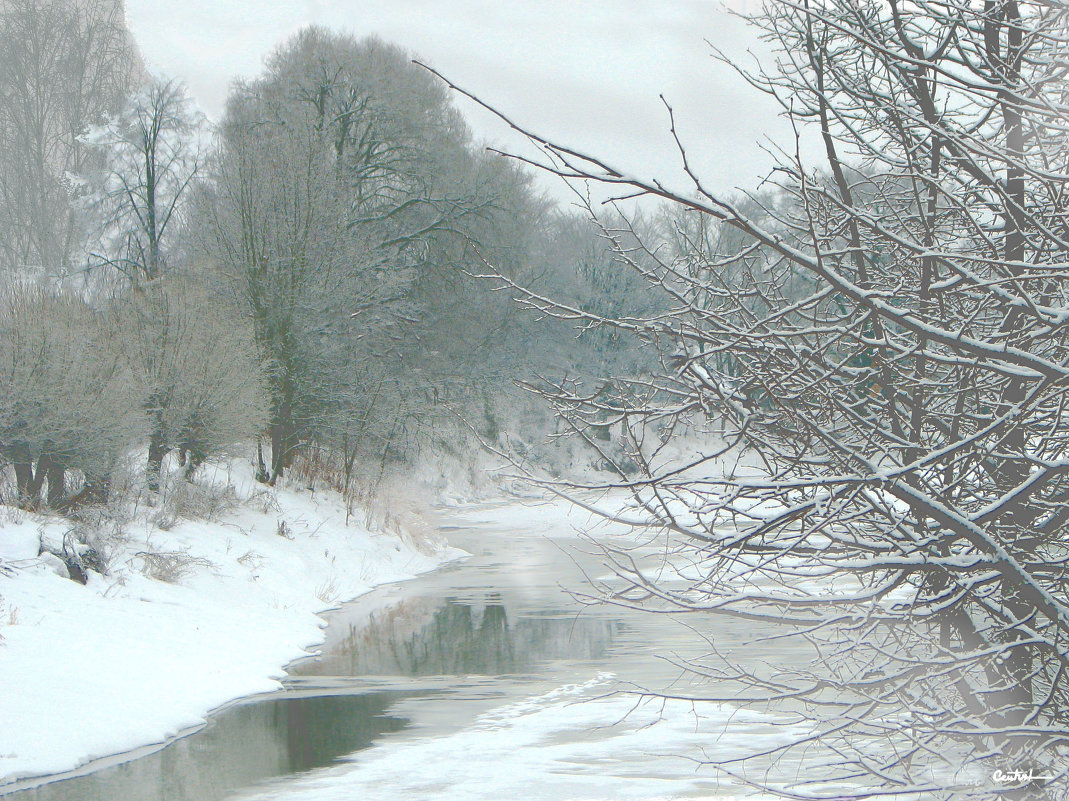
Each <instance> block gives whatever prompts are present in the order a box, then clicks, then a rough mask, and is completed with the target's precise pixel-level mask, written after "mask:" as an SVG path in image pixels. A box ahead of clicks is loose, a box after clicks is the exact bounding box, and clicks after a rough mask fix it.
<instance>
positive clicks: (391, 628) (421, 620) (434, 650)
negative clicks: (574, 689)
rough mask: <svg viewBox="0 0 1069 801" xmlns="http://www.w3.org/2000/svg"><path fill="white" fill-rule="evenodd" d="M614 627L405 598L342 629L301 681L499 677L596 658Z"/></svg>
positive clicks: (494, 596)
mask: <svg viewBox="0 0 1069 801" xmlns="http://www.w3.org/2000/svg"><path fill="white" fill-rule="evenodd" d="M616 628H617V624H616V622H615V621H612V620H607V619H604V618H598V617H594V616H589V617H588V616H578V617H577V616H575V615H574V614H570V615H560V614H557V615H554V614H549V613H547V614H545V615H530V614H525V615H522V616H516V615H514V616H513V619H512V620H511V621H510V620H509V613H508V609H507V607H506V605H505V603H504V602H503V600H502V598H501V596H500V595H499V594H498V593H488V594H487V595H486V597H485V600H484V601H483V603H482V604H481V605H476V604H473V603H470V602H464V601H459V600H456V599H453V598H449V599H447V600H445V601H444V602H443V601H439V600H436V599H432V598H410V599H406V600H404V601H401V602H399V603H397V604H395V605H393V606H391V607H388V608H386V609H383V610H380V611H378V612H376V613H374V614H372V615H371V616H370V617H369V618H367V619H365V620H362V621H361V622H360V623H359V624H352V625H350V627H349V634H348V636H347V637H345V638H344V639H343V640H341V641H340V642H338V643H336V644H335V645H334V646H333V647H331V648H330V650H329V651H328V652H326V653H324V654H323V656H322V657H320V658H319V659H317V660H316V661H315V662H310V663H306V664H304V665H301V666H300V667H299V668H298V669H297V671H296V672H298V673H300V674H304V675H315V676H325V675H334V676H338V675H348V676H361V675H372V676H437V675H466V674H473V673H476V674H482V675H487V676H495V675H505V674H511V673H518V672H524V671H528V670H530V669H531V668H532V667H534V666H535V665H536V664H537V663H538V662H540V661H545V660H553V659H573V660H586V659H597V658H599V657H601V656H603V655H604V654H605V653H606V651H607V650H608V649H609V647H610V645H611V644H612V642H613V640H614V639H615V636H616Z"/></svg>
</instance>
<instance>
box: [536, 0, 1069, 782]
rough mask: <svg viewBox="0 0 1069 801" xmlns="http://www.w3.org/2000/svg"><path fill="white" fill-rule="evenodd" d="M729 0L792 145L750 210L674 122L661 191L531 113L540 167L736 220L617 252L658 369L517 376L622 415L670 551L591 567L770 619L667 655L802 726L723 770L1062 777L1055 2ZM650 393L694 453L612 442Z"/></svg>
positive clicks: (701, 608) (1061, 100) (649, 509)
mask: <svg viewBox="0 0 1069 801" xmlns="http://www.w3.org/2000/svg"><path fill="white" fill-rule="evenodd" d="M754 21H755V23H756V24H757V25H758V26H759V27H760V29H761V30H762V31H763V33H764V35H765V36H767V37H768V38H769V40H770V41H771V42H772V43H773V44H774V45H775V46H776V47H777V48H778V56H777V60H776V63H775V66H774V67H770V68H769V69H768V70H767V71H766V72H757V73H756V74H753V73H750V74H748V75H747V77H748V78H749V80H750V81H751V83H752V84H753V85H754V86H756V87H758V88H759V89H761V90H763V91H765V92H767V93H769V94H770V95H771V96H772V97H774V98H776V99H777V100H778V101H779V102H780V103H781V104H782V107H783V110H784V113H785V114H786V115H787V116H788V117H789V118H790V119H791V120H793V121H794V122H795V123H796V125H797V127H798V129H799V130H803V131H804V130H811V131H814V132H815V133H816V135H817V137H818V141H820V143H821V144H822V147H823V150H824V156H825V160H824V163H823V164H822V165H820V167H821V168H820V169H819V170H814V169H813V165H810V164H807V163H803V162H802V161H801V159H800V158H798V159H796V160H795V161H785V162H784V163H783V164H781V165H780V168H779V170H778V171H777V175H778V176H779V177H780V182H781V188H782V191H783V192H784V193H786V195H787V196H788V198H789V199H790V202H789V203H783V204H780V205H779V206H778V208H771V207H769V208H766V209H765V211H763V212H762V213H760V214H756V215H755V214H753V213H752V212H751V211H748V210H747V208H746V205H745V204H740V203H738V202H736V201H735V200H734V199H732V198H728V197H723V196H720V195H718V194H717V193H715V192H713V191H711V190H709V189H708V188H707V187H706V186H705V184H703V182H702V180H701V178H700V176H699V175H697V174H696V173H694V172H693V171H692V170H691V162H690V160H689V159H688V158H687V154H686V150H685V149H684V148H683V146H682V145H681V146H680V152H681V155H682V157H683V164H684V168H685V170H686V172H687V174H688V175H689V176H690V178H691V179H692V186H691V191H690V192H689V193H684V194H679V193H672V192H670V191H667V190H666V189H665V188H664V184H663V183H660V182H657V181H652V180H644V179H641V178H636V177H634V176H631V175H628V174H626V173H624V172H623V171H621V170H619V169H616V168H614V167H612V166H609V165H607V164H605V163H604V162H603V161H600V160H598V159H597V158H596V157H595V156H591V155H584V154H580V153H577V152H575V151H574V150H572V149H568V148H566V147H563V146H559V145H556V144H553V143H551V142H548V141H547V140H545V139H543V138H539V137H537V136H536V137H534V138H535V141H536V142H538V143H539V144H541V145H542V146H543V147H544V148H545V150H546V152H547V154H548V155H549V157H550V159H549V160H548V161H547V163H546V166H547V168H548V169H551V170H553V171H555V172H558V173H559V174H562V175H566V176H572V177H574V176H577V175H578V176H586V177H589V178H592V179H595V180H600V181H604V182H606V183H608V184H611V185H615V186H619V187H621V192H622V193H624V194H633V193H635V192H638V193H641V194H646V195H650V196H654V197H660V198H663V199H664V200H666V201H667V202H669V203H670V204H672V205H674V206H677V207H678V208H681V209H690V210H691V211H692V212H693V213H694V214H696V215H701V216H704V217H706V218H707V219H708V220H710V221H712V222H713V223H714V224H716V225H721V226H727V227H728V228H730V229H734V230H735V231H737V232H739V233H741V234H742V235H744V236H745V238H746V240H748V241H749V242H751V243H752V246H749V247H744V248H742V249H741V250H740V249H738V248H736V247H728V248H725V249H723V250H718V249H716V248H715V247H714V248H706V247H697V248H690V249H688V250H689V252H686V253H684V255H683V256H682V257H679V258H671V257H670V256H669V254H670V251H668V252H666V253H665V255H664V258H662V259H661V260H660V263H659V264H658V265H657V266H656V268H655V269H653V270H650V268H649V267H647V266H645V265H642V264H639V263H637V262H636V263H635V264H634V265H633V266H634V269H636V270H637V271H638V272H640V274H643V275H646V276H647V277H649V278H651V279H652V281H653V282H654V283H655V285H656V286H658V287H660V288H661V289H662V290H663V291H665V292H666V293H667V294H668V296H669V297H670V298H671V299H672V301H673V306H672V308H671V311H670V313H668V314H665V315H661V316H658V317H651V318H647V319H642V320H633V319H632V320H628V319H616V320H614V321H612V324H613V325H615V326H616V328H617V329H618V330H620V331H621V332H622V333H623V332H626V333H630V334H632V335H635V336H638V337H641V338H644V339H646V340H647V341H649V342H652V343H656V344H657V345H658V347H659V349H660V352H661V354H662V364H663V367H662V369H661V370H658V371H656V372H654V373H653V374H652V375H649V376H638V377H634V378H632V379H630V380H629V379H627V378H623V377H621V378H620V379H619V380H618V381H617V382H616V384H617V391H616V393H615V396H614V400H613V401H612V402H606V401H604V400H602V399H601V398H598V397H590V396H584V395H581V394H577V393H576V392H574V391H571V389H570V387H568V386H561V387H558V388H557V389H556V390H555V391H549V392H547V393H546V394H547V396H548V397H549V398H550V399H551V400H552V401H553V402H555V403H556V404H558V406H559V408H560V409H561V410H562V412H563V413H565V414H569V415H571V416H572V417H573V418H574V419H580V420H582V419H589V418H590V412H591V410H600V411H603V412H605V413H608V414H611V415H613V416H614V418H615V419H616V420H618V421H619V422H620V423H621V424H622V425H623V426H624V427H625V428H628V429H629V430H630V431H631V432H632V435H631V437H630V438H629V441H630V442H632V443H633V447H632V450H631V454H630V456H631V459H630V461H629V463H628V464H623V463H619V462H618V463H616V464H617V467H618V468H619V470H620V473H621V478H620V482H619V483H618V486H622V487H626V488H627V489H629V490H631V491H633V493H634V497H635V501H636V504H637V505H638V506H639V508H640V509H641V510H643V511H644V513H645V515H646V516H647V517H648V519H650V520H651V521H652V523H651V525H655V526H658V527H659V528H660V529H661V530H662V531H663V532H664V534H665V536H666V537H668V538H669V539H670V540H674V541H676V543H677V545H678V546H679V547H681V548H683V549H684V552H685V553H687V554H690V555H691V556H692V557H693V560H694V561H695V564H696V565H698V566H699V568H700V569H699V570H698V571H697V572H698V576H697V578H696V579H695V580H694V581H693V582H685V583H678V584H677V583H666V582H662V581H660V580H658V579H656V578H654V577H653V574H649V573H646V572H643V571H642V570H641V569H640V568H639V567H638V566H636V564H635V563H634V562H633V561H631V560H630V559H629V558H628V555H627V554H618V555H617V557H618V558H616V560H615V562H614V564H615V566H616V568H617V574H618V578H619V580H620V581H622V586H621V584H620V582H617V583H616V584H614V585H612V586H609V587H606V591H607V592H610V593H611V596H610V597H611V598H612V600H613V601H614V602H616V603H635V604H639V605H642V604H645V605H649V606H654V607H657V608H661V609H664V610H668V611H670V610H681V611H686V612H691V613H694V612H698V613H701V614H702V615H704V616H706V617H707V618H712V619H714V620H715V619H717V618H722V617H729V618H736V619H739V620H743V621H747V623H748V625H749V626H751V627H752V628H753V629H754V631H755V633H756V634H757V635H760V634H761V633H762V632H763V631H764V632H769V634H770V635H775V636H777V637H788V638H793V639H794V641H795V642H796V643H797V648H796V650H795V652H794V653H795V656H794V658H793V659H792V660H791V663H790V664H778V665H777V664H772V665H769V666H768V669H767V670H766V669H754V668H746V667H744V666H739V665H736V664H733V662H732V659H731V657H730V654H724V653H722V652H721V651H719V649H716V648H715V647H714V649H713V651H714V652H713V653H712V654H711V655H710V656H709V657H707V658H705V659H701V660H698V661H696V662H695V663H693V664H691V665H690V668H691V669H692V670H694V671H695V672H697V673H699V674H701V675H704V676H707V677H709V678H710V679H711V680H712V682H711V683H710V685H709V691H708V693H704V694H702V695H703V697H706V698H713V699H718V700H723V701H726V702H729V703H736V704H738V703H748V704H759V705H769V704H770V705H772V706H773V707H776V708H779V709H781V710H783V711H785V712H789V713H790V714H792V715H794V716H795V719H796V720H797V721H798V722H799V723H800V725H802V728H803V729H804V731H805V733H804V735H802V736H799V737H797V738H794V737H789V736H787V735H786V734H784V737H783V738H782V739H780V740H777V742H775V743H773V744H771V745H769V746H768V748H767V749H765V748H763V747H758V748H755V749H754V750H753V753H752V754H751V759H750V763H751V765H752V763H753V762H754V761H757V762H762V761H763V762H764V763H765V764H767V762H768V761H769V760H782V761H784V762H787V763H790V762H791V760H792V759H801V760H804V762H803V764H806V765H809V766H811V768H812V771H813V774H814V776H813V782H814V783H815V784H817V785H819V786H816V787H806V781H804V780H800V779H798V778H790V777H789V776H788V774H787V773H782V774H779V775H777V774H776V772H775V770H773V771H772V772H771V773H768V774H766V778H765V779H763V780H756V779H754V778H753V776H754V773H753V772H751V771H747V770H745V769H744V767H745V766H743V767H740V766H739V761H737V760H736V761H732V762H730V763H729V762H725V761H720V762H717V761H716V760H715V758H712V759H711V761H713V762H714V763H715V764H717V767H718V768H719V770H720V771H721V772H722V774H723V775H725V776H728V777H731V778H733V779H734V780H736V781H738V782H742V783H757V784H767V785H770V787H769V788H768V789H771V790H773V791H775V792H778V793H782V794H784V795H786V796H787V797H805V798H813V797H817V798H819V797H835V798H848V797H866V798H870V797H873V796H874V795H876V796H878V795H888V796H899V795H905V796H909V795H910V794H913V795H915V796H918V797H925V798H947V799H949V798H987V799H994V798H1004V797H1007V796H1015V797H1029V798H1031V797H1050V798H1056V797H1063V796H1064V793H1065V792H1066V789H1067V787H1069V766H1067V765H1066V763H1065V760H1064V748H1065V742H1066V738H1067V737H1069V715H1067V710H1069V686H1067V684H1066V679H1065V675H1066V668H1067V667H1069V649H1067V647H1066V641H1067V635H1069V581H1067V579H1066V574H1065V559H1066V551H1065V543H1066V539H1067V530H1066V525H1067V522H1069V505H1067V500H1069V478H1067V466H1069V420H1067V419H1066V408H1067V401H1069V395H1067V392H1069V389H1067V387H1069V352H1067V351H1066V335H1065V330H1066V328H1065V326H1066V321H1067V319H1069V318H1067V316H1066V301H1067V297H1069V286H1067V284H1066V271H1065V268H1066V258H1065V257H1066V253H1067V252H1069V228H1067V225H1066V219H1067V207H1066V198H1067V197H1069V195H1067V191H1066V190H1067V185H1069V147H1067V145H1066V141H1067V139H1066V131H1067V128H1066V119H1069V105H1067V102H1066V98H1067V97H1069V80H1067V78H1069V68H1067V66H1066V65H1067V64H1069V8H1067V7H1066V6H1065V4H1063V3H1060V2H1046V1H1045V0H984V2H979V0H976V1H972V0H966V1H965V2H958V1H957V0H924V1H923V2H903V0H889V1H888V2H874V1H873V2H870V1H869V0H801V1H800V2H797V3H794V2H790V3H769V4H768V5H767V6H766V8H765V10H764V13H762V14H760V15H758V16H756V17H755V19H754ZM793 150H794V149H793V148H791V149H788V150H787V152H792V151H793ZM770 220H771V221H773V223H774V224H770V222H769V221H770ZM713 244H714V245H715V240H714V241H713ZM646 250H647V252H657V249H656V248H655V247H653V246H652V244H651V245H650V246H649V247H647V249H646ZM617 251H618V253H619V255H620V257H621V259H623V260H624V261H629V260H630V261H635V260H634V259H633V258H632V257H631V255H630V254H631V253H632V252H633V250H632V249H631V248H628V247H626V243H624V242H621V243H620V244H619V245H618V246H617ZM758 251H760V252H762V253H763V256H762V257H761V259H760V261H759V262H755V263H754V264H753V265H752V266H751V267H747V266H746V265H745V263H744V262H745V259H747V258H748V257H750V256H752V255H753V254H755V253H757V252H758ZM695 266H697V267H698V268H699V269H695ZM800 289H805V291H804V292H802V293H800V292H799V290H800ZM529 302H530V303H531V304H533V305H537V306H539V307H540V308H543V309H546V310H549V311H550V312H551V313H556V314H558V315H559V316H563V317H571V318H573V319H581V318H582V317H583V315H584V313H583V311H582V310H581V309H576V308H573V307H569V308H564V307H562V306H561V305H559V304H558V305H556V307H554V305H553V304H551V303H549V302H547V301H546V300H545V299H541V298H537V297H535V296H533V295H531V296H529ZM585 316H586V319H589V320H591V321H593V320H594V319H595V318H594V317H593V316H592V315H589V314H587V315H585ZM601 322H602V324H604V323H605V321H604V320H602V321H601ZM724 357H730V359H731V361H732V364H733V365H734V368H733V374H732V375H725V374H724V372H723V371H721V370H718V360H720V359H723V358H724ZM651 425H657V426H659V427H661V430H662V432H663V431H665V430H667V431H669V432H673V431H674V432H681V431H689V432H690V434H691V435H692V436H695V437H697V439H696V440H695V441H696V444H697V447H696V448H695V451H696V453H695V456H694V458H693V459H692V460H691V461H690V462H689V463H687V464H682V465H681V464H679V463H678V462H677V463H674V464H670V465H669V466H668V467H666V466H665V465H664V461H663V460H658V459H657V458H656V457H655V455H654V454H653V453H652V452H651V450H650V449H649V448H647V447H643V446H642V443H643V433H644V432H645V431H646V430H648V428H649V427H650V426H651ZM720 426H723V432H722V434H721V431H720V430H719V429H720ZM591 442H592V443H593V444H595V445H596V444H597V443H596V441H594V440H593V439H591ZM743 449H748V452H749V453H752V454H753V455H754V456H753V457H752V458H748V459H747V462H748V463H744V464H739V454H740V453H741V452H742V450H743ZM733 462H734V464H735V467H734V468H732V467H731V466H730V465H731V464H732V463H733ZM725 463H727V464H728V467H726V468H725V466H724V465H725ZM632 464H633V465H635V467H634V468H632V467H631V466H630V465H632ZM639 519H640V518H639V517H638V516H634V517H632V518H630V521H631V522H632V523H636V524H637V522H638V520H639ZM668 552H671V549H669V551H668ZM690 620H691V621H692V622H693V620H694V616H693V615H692V616H691V618H690ZM708 626H709V627H708V629H707V631H709V636H710V638H711V639H712V641H713V642H714V645H715V633H714V632H715V623H713V622H710V623H709V624H708ZM804 653H808V654H809V659H808V661H804V660H803V659H802V658H800V657H799V654H804ZM762 751H763V752H764V753H762ZM743 762H745V760H743ZM1014 769H1020V770H1021V773H1019V774H1014V773H1013V770H1014ZM1030 771H1031V773H1030ZM1040 776H1042V777H1043V778H1042V779H1040V778H1039V777H1040ZM992 777H994V778H992Z"/></svg>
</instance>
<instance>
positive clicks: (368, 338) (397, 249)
mask: <svg viewBox="0 0 1069 801" xmlns="http://www.w3.org/2000/svg"><path fill="white" fill-rule="evenodd" d="M221 134H222V135H221V154H220V158H219V162H218V166H217V181H216V187H215V195H214V197H213V198H211V202H209V203H206V204H205V205H206V209H207V214H208V215H209V222H208V223H207V224H206V225H205V231H206V232H207V237H206V239H207V242H206V243H205V247H206V251H207V253H208V254H209V256H210V257H211V258H212V259H214V260H215V261H216V263H218V264H219V265H220V266H221V268H222V271H223V272H224V273H226V274H227V275H228V276H229V277H230V278H231V279H232V281H233V283H234V286H235V287H237V289H238V290H239V292H240V294H241V296H242V297H243V300H244V302H245V304H246V306H247V308H248V310H249V314H250V316H251V317H252V319H253V321H254V327H255V332H256V340H257V343H258V345H259V347H260V348H261V352H262V354H263V358H264V362H265V364H266V365H267V374H266V379H267V380H266V383H267V386H268V389H269V395H270V398H271V403H270V406H271V419H270V423H269V433H270V445H271V447H270V451H271V454H270V459H269V462H270V464H268V465H264V470H263V476H262V478H263V479H264V480H267V481H273V480H274V479H275V478H277V477H278V476H279V475H281V474H282V472H283V471H284V470H285V469H286V468H287V467H289V464H290V462H291V460H292V459H293V457H294V454H295V453H296V451H297V450H298V448H299V446H300V445H302V444H305V443H311V442H316V443H317V444H320V445H324V446H326V447H330V448H334V447H337V448H339V449H341V450H344V451H345V452H346V455H345V457H344V459H345V461H346V462H347V463H348V464H349V465H350V468H351V464H352V459H353V458H355V457H354V453H355V452H356V451H355V450H354V448H363V447H365V446H367V447H372V448H373V449H374V450H375V452H376V458H378V456H383V457H384V458H386V457H387V455H389V458H391V459H392V458H394V457H395V456H396V454H398V453H400V452H403V451H404V450H405V449H406V447H407V446H408V444H410V443H411V440H412V433H413V431H415V430H416V429H422V430H424V431H425V430H426V426H425V425H424V422H425V420H426V419H427V418H429V417H430V416H432V415H431V414H429V413H428V412H429V410H432V409H434V407H435V405H436V402H437V399H441V400H442V401H443V403H444V402H445V401H446V400H451V399H453V398H454V397H460V396H463V395H464V394H465V393H462V392H461V391H459V390H458V387H460V386H462V385H463V384H464V381H465V379H466V376H467V374H468V373H469V372H470V371H469V369H468V366H469V365H470V364H472V363H473V362H475V361H476V360H474V359H472V358H471V353H472V351H473V350H478V351H479V352H480V353H484V354H492V353H493V352H494V351H493V347H494V345H495V344H496V342H495V333H499V331H500V325H497V324H498V323H501V322H502V321H503V319H504V318H506V317H507V316H508V311H507V307H508V304H507V302H506V300H507V299H506V298H500V297H497V296H494V295H493V293H491V292H489V291H487V290H486V289H485V288H484V287H482V286H481V285H477V284H476V283H475V282H473V281H472V280H471V278H470V276H469V275H467V274H466V272H465V271H466V270H467V269H468V268H470V267H472V266H473V265H474V264H476V263H477V258H476V255H475V248H474V246H473V243H476V242H477V243H479V245H480V247H483V248H485V249H487V251H488V252H490V251H493V252H495V254H507V253H510V252H511V253H512V254H513V255H511V256H509V258H510V259H513V258H514V254H515V253H518V252H520V251H519V248H518V247H517V243H516V242H515V241H512V242H509V241H507V240H506V237H508V236H510V235H511V234H512V233H513V231H515V230H516V229H518V228H519V226H518V224H517V222H518V220H520V219H521V214H520V213H519V212H515V211H514V210H516V209H525V208H528V207H529V206H532V205H534V204H533V203H530V202H529V201H530V196H529V194H528V193H527V191H526V184H525V182H524V180H523V179H522V177H521V176H520V175H519V174H518V172H517V171H516V170H515V169H514V168H513V167H512V166H510V165H506V164H503V163H501V161H500V160H499V159H494V160H491V159H489V158H487V157H486V156H485V155H484V154H481V153H476V152H473V148H471V146H470V135H469V133H468V131H467V130H466V128H465V127H464V126H463V124H462V123H461V121H460V119H459V116H458V115H457V112H456V111H455V109H453V108H452V107H451V106H450V105H449V103H448V94H447V92H446V91H445V90H444V89H443V88H442V87H441V86H440V85H439V84H438V83H437V82H436V81H434V80H433V79H431V78H430V76H428V75H426V74H425V73H424V72H422V71H420V70H418V69H417V68H415V67H413V66H412V65H411V64H410V63H409V62H408V60H407V58H406V56H405V55H404V53H403V52H402V51H401V50H400V49H399V48H396V47H393V46H390V45H387V44H384V43H383V42H381V41H378V40H375V39H368V40H362V41H360V40H356V39H353V38H352V37H349V36H343V35H337V34H333V33H330V32H327V31H324V30H322V29H318V28H309V29H306V30H304V31H302V32H300V33H299V34H298V35H297V36H295V37H294V38H293V39H292V40H291V41H290V42H288V43H287V44H286V45H285V46H283V47H282V48H280V49H279V51H278V52H277V53H275V54H274V55H273V56H272V57H271V58H270V59H269V60H268V65H267V70H266V72H265V74H264V75H263V76H262V77H261V78H259V79H257V80H255V81H251V82H249V83H247V84H244V85H241V86H238V87H236V88H235V91H234V92H233V94H232V96H231V99H230V104H229V106H228V110H227V117H226V119H225V121H224V124H223V126H222V131H221ZM495 249H496V250H495ZM476 287H477V288H476ZM490 361H491V360H490V359H486V360H483V363H486V364H488V363H489V362H490ZM470 383H471V382H470V381H469V385H470ZM467 394H469V395H470V394H475V393H467ZM441 408H442V409H444V406H443V407H441ZM435 411H437V410H436V409H435ZM443 416H444V415H443Z"/></svg>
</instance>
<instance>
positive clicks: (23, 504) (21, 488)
mask: <svg viewBox="0 0 1069 801" xmlns="http://www.w3.org/2000/svg"><path fill="white" fill-rule="evenodd" d="M14 467H15V491H16V494H17V496H18V505H19V507H20V508H22V509H33V508H35V507H36V506H37V505H38V504H39V503H40V501H41V498H40V494H34V492H33V462H30V461H17V462H14Z"/></svg>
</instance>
